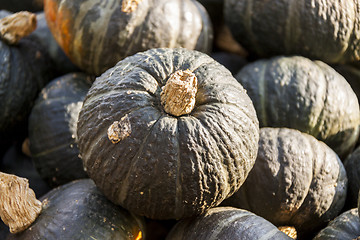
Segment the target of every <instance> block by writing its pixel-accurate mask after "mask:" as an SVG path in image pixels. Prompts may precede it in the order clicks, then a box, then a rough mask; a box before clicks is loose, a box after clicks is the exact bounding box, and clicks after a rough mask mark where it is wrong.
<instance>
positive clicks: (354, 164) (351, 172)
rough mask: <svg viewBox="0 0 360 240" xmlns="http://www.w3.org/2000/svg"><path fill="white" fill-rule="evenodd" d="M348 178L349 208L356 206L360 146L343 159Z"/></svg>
mask: <svg viewBox="0 0 360 240" xmlns="http://www.w3.org/2000/svg"><path fill="white" fill-rule="evenodd" d="M344 166H345V169H346V174H347V176H348V179H349V184H348V186H349V190H348V196H347V201H348V203H349V204H350V207H351V208H354V207H356V206H357V202H358V196H359V190H360V147H357V148H356V149H355V151H354V152H352V153H351V154H350V155H349V156H348V157H347V158H346V159H345V161H344Z"/></svg>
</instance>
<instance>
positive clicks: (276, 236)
mask: <svg viewBox="0 0 360 240" xmlns="http://www.w3.org/2000/svg"><path fill="white" fill-rule="evenodd" d="M188 239H196V240H217V239H229V240H230V239H244V240H245V239H249V240H250V239H263V240H268V239H269V240H270V239H272V240H282V239H292V238H290V237H288V236H287V235H286V234H285V233H283V232H281V231H280V230H278V229H277V228H276V227H275V226H274V225H273V224H271V223H270V222H268V221H267V220H265V219H264V218H262V217H259V216H257V215H255V214H253V213H251V212H248V211H246V210H243V209H237V208H232V207H216V208H212V209H209V210H208V211H207V212H206V213H204V214H202V215H200V216H197V217H195V218H190V219H183V220H180V221H179V222H178V223H177V224H176V225H175V226H174V227H173V228H172V230H171V231H170V233H169V235H168V236H167V237H166V240H188Z"/></svg>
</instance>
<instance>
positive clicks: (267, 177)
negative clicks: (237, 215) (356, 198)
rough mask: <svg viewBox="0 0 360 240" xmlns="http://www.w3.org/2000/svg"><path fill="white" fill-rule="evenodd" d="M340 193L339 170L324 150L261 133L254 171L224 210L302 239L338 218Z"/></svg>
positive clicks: (273, 131) (311, 142)
mask: <svg viewBox="0 0 360 240" xmlns="http://www.w3.org/2000/svg"><path fill="white" fill-rule="evenodd" d="M346 191H347V177H346V172H345V168H344V166H343V164H342V162H341V161H340V159H339V157H338V156H337V155H336V153H335V152H334V151H333V150H331V149H330V148H329V147H328V146H327V145H326V144H324V143H323V142H321V141H318V140H316V139H315V138H314V137H313V136H311V135H308V134H306V133H301V132H299V131H298V130H295V129H288V128H261V129H260V140H259V151H258V155H257V158H256V162H255V165H254V167H253V169H252V170H251V171H250V173H249V176H248V178H247V179H246V181H245V183H244V184H243V185H242V186H241V187H240V189H239V191H238V192H236V193H235V194H234V195H233V196H231V197H230V198H229V199H227V200H225V201H224V204H225V205H230V206H234V207H239V208H243V209H247V210H249V211H251V212H253V213H255V214H257V215H259V216H261V217H263V218H265V219H267V220H268V221H270V222H272V223H273V224H275V225H276V226H293V227H295V229H296V230H297V232H298V235H299V236H300V238H299V239H302V238H303V237H304V236H309V235H311V234H312V233H313V232H314V231H316V230H319V228H320V229H321V227H323V226H324V225H326V223H327V222H328V221H330V220H332V219H333V218H334V217H336V216H337V215H338V214H339V213H340V211H341V210H342V208H343V206H344V203H345V198H346ZM304 239H306V238H304Z"/></svg>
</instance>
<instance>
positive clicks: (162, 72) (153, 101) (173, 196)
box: [77, 48, 258, 219]
mask: <svg viewBox="0 0 360 240" xmlns="http://www.w3.org/2000/svg"><path fill="white" fill-rule="evenodd" d="M182 71H188V72H189V71H190V72H191V75H192V76H195V78H197V84H196V85H195V86H196V87H197V93H196V95H195V96H194V109H193V110H192V111H191V112H189V113H187V114H182V115H179V116H175V115H173V114H172V113H168V112H167V111H166V110H165V109H166V105H165V107H164V105H163V104H162V96H163V94H162V93H163V87H164V86H167V85H166V83H168V80H169V79H170V78H171V79H172V77H173V76H174V73H175V74H177V73H179V72H182ZM185 95H186V94H185ZM174 96H175V98H178V97H182V95H174ZM114 126H117V130H116V132H117V134H118V137H117V138H113V134H112V133H113V130H114V128H113V127H114ZM109 133H111V134H109ZM77 135H78V145H79V149H80V154H81V157H82V159H83V162H84V167H85V168H86V171H87V173H88V175H89V177H90V178H92V179H93V180H94V181H95V183H96V184H97V186H98V187H99V188H100V189H101V190H102V191H103V192H104V194H105V195H106V196H107V197H108V198H109V199H110V200H111V201H113V202H114V203H117V204H120V205H121V206H123V207H125V208H126V209H128V210H130V211H132V212H134V213H137V214H139V215H144V216H146V217H148V218H154V219H180V218H183V217H189V216H193V215H195V214H199V213H202V212H204V211H206V209H208V208H211V207H214V206H217V205H218V204H220V203H221V202H222V201H223V200H224V199H225V198H227V197H228V196H230V195H231V194H233V193H234V192H235V191H236V190H237V189H238V188H239V187H240V185H241V184H242V183H243V182H244V181H245V179H246V177H247V174H248V172H249V171H250V169H251V168H252V166H253V164H254V162H255V158H256V154H257V148H258V120H257V117H256V113H255V109H254V107H253V104H252V102H251V100H250V98H249V97H248V95H247V94H246V92H245V90H244V89H243V87H242V86H241V85H240V84H239V83H238V82H237V81H236V80H235V79H234V77H233V76H232V75H231V73H230V72H229V71H228V70H227V69H226V68H225V67H224V66H222V65H220V64H219V63H217V62H216V61H215V60H213V59H212V58H210V57H209V56H208V55H206V54H204V53H201V52H198V51H192V50H187V49H166V48H165V49H152V50H148V51H146V52H142V53H138V54H135V55H133V56H131V57H128V58H126V59H124V60H122V61H120V62H119V63H118V64H117V65H116V66H115V67H114V68H111V69H109V70H108V71H106V72H105V73H104V74H103V75H102V76H101V77H98V78H97V79H96V80H95V82H94V83H93V85H92V87H91V88H90V90H89V92H88V94H87V96H86V98H85V100H84V105H83V107H82V109H81V112H80V115H79V121H78V128H77ZM115 140H116V141H115Z"/></svg>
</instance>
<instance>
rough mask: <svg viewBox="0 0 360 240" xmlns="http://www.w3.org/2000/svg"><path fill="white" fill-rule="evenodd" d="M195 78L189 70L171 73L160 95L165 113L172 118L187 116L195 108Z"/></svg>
mask: <svg viewBox="0 0 360 240" xmlns="http://www.w3.org/2000/svg"><path fill="white" fill-rule="evenodd" d="M196 93H197V78H196V76H195V74H194V73H192V72H191V71H190V70H185V71H182V70H178V71H176V72H175V73H173V74H172V75H171V76H170V77H169V79H168V81H167V82H166V84H165V86H163V88H162V91H161V93H160V98H161V104H162V105H163V107H164V110H165V112H167V113H169V114H172V115H174V116H181V115H184V114H189V113H190V112H191V111H192V110H193V109H194V107H195V97H196Z"/></svg>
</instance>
